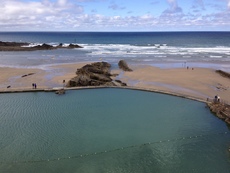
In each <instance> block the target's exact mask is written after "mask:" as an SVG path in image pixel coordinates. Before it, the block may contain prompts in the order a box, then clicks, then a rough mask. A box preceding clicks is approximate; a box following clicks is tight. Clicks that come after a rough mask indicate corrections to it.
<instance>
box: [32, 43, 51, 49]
mask: <svg viewBox="0 0 230 173" xmlns="http://www.w3.org/2000/svg"><path fill="white" fill-rule="evenodd" d="M32 48H33V49H37V50H40V49H42V50H50V49H53V48H54V47H53V46H51V45H48V44H45V43H44V44H42V45H38V46H34V47H32Z"/></svg>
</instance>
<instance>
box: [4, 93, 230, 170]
mask: <svg viewBox="0 0 230 173" xmlns="http://www.w3.org/2000/svg"><path fill="white" fill-rule="evenodd" d="M0 106H1V112H0V173H5V172H6V173H10V172H13V173H14V172H15V173H27V172H28V173H30V172H33V173H43V172H44V173H75V172H76V173H78V172H79V173H91V172H93V173H94V172H95V173H104V172H106V173H107V172H114V173H119V172H122V173H129V172H130V173H140V172H141V173H142V172H143V173H145V172H147V173H148V172H151V173H152V172H175V173H177V172H186V173H188V172H221V173H225V172H226V173H227V172H230V152H229V151H228V147H229V146H230V135H229V134H230V131H229V128H228V127H227V126H226V124H225V123H224V122H223V121H221V120H219V119H218V118H216V117H215V116H213V115H212V114H211V113H210V111H209V110H208V109H207V108H205V104H203V103H199V102H196V101H191V100H187V99H183V98H177V97H172V96H168V95H162V94H156V93H150V92H143V91H134V90H125V89H90V90H78V91H67V93H66V94H65V95H61V96H59V95H55V94H54V93H42V92H41V93H14V94H1V95H0Z"/></svg>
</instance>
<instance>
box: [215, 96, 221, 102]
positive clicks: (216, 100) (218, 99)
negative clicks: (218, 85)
mask: <svg viewBox="0 0 230 173" xmlns="http://www.w3.org/2000/svg"><path fill="white" fill-rule="evenodd" d="M214 102H215V103H219V102H220V97H219V96H218V95H216V96H215V97H214Z"/></svg>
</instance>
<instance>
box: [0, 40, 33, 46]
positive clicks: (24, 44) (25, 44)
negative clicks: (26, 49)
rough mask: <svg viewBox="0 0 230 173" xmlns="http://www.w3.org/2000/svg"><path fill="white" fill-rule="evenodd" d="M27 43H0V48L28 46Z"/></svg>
mask: <svg viewBox="0 0 230 173" xmlns="http://www.w3.org/2000/svg"><path fill="white" fill-rule="evenodd" d="M28 45H29V43H21V42H19V43H18V42H3V41H0V46H28Z"/></svg>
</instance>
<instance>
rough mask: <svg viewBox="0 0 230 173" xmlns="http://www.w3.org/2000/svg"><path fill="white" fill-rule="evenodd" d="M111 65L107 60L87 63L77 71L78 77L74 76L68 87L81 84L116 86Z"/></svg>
mask: <svg viewBox="0 0 230 173" xmlns="http://www.w3.org/2000/svg"><path fill="white" fill-rule="evenodd" d="M110 67H111V65H110V64H109V63H107V62H95V63H92V64H87V65H85V66H83V67H82V68H80V69H77V71H76V75H77V76H76V77H74V78H72V79H71V80H70V81H69V82H68V83H67V85H66V87H80V86H116V84H115V83H116V82H114V81H113V80H112V78H111V76H113V75H112V74H110Z"/></svg>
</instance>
